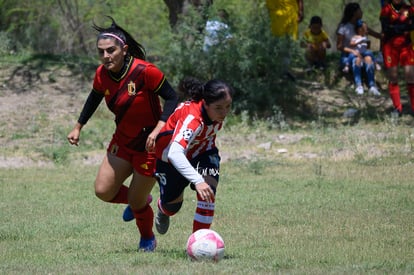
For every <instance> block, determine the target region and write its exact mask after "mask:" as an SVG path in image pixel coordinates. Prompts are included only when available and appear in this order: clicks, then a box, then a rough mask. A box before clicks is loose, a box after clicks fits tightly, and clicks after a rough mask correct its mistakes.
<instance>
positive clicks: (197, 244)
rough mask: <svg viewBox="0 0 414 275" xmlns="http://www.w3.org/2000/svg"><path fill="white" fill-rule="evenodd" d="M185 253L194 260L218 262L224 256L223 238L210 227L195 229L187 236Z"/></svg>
mask: <svg viewBox="0 0 414 275" xmlns="http://www.w3.org/2000/svg"><path fill="white" fill-rule="evenodd" d="M187 255H188V256H189V257H190V258H191V259H193V260H196V261H215V262H218V261H220V260H221V259H223V256H224V241H223V238H221V236H220V235H219V234H218V233H217V232H216V231H214V230H211V229H200V230H197V231H196V232H194V233H193V234H191V235H190V237H189V238H188V241H187Z"/></svg>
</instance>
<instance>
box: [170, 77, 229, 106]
mask: <svg viewBox="0 0 414 275" xmlns="http://www.w3.org/2000/svg"><path fill="white" fill-rule="evenodd" d="M178 88H179V90H180V91H181V92H183V93H185V94H188V95H189V96H190V98H191V99H192V100H194V101H197V102H198V101H200V100H202V99H204V101H205V102H206V104H207V105H208V104H211V103H213V102H216V101H217V100H220V99H223V98H225V97H226V96H227V95H229V96H230V97H233V93H234V91H233V89H232V88H231V87H230V86H229V85H227V84H226V83H225V82H223V81H221V80H219V79H213V80H209V81H208V82H207V83H205V84H204V83H203V82H201V81H200V80H198V79H196V78H194V77H186V78H184V79H183V80H182V81H181V82H180V84H179V86H178Z"/></svg>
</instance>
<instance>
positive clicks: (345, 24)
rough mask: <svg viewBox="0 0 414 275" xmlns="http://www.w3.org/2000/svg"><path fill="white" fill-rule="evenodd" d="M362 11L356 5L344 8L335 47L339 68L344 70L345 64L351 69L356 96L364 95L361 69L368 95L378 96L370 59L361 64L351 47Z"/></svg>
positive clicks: (361, 61) (359, 58)
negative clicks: (366, 83)
mask: <svg viewBox="0 0 414 275" xmlns="http://www.w3.org/2000/svg"><path fill="white" fill-rule="evenodd" d="M362 15H363V13H362V10H361V7H360V6H359V4H358V3H356V2H351V3H348V4H347V5H346V6H345V9H344V12H343V16H342V19H341V21H340V23H339V25H338V28H337V31H336V34H337V40H336V47H337V49H338V50H339V51H341V60H340V62H341V66H342V68H344V69H345V66H346V64H349V65H350V66H351V68H352V74H353V77H354V82H355V86H356V89H355V92H356V93H357V94H358V95H362V94H363V93H364V87H363V86H362V68H365V73H366V76H367V82H368V86H369V93H370V94H373V95H378V94H379V92H378V89H377V87H376V86H375V66H374V62H373V60H372V58H370V60H369V59H367V60H365V62H363V60H362V58H361V57H360V56H359V55H358V53H357V52H356V50H355V49H353V48H352V47H351V39H352V37H353V36H354V35H355V28H356V25H357V22H358V20H361V19H362ZM368 31H369V33H370V34H371V33H372V34H374V35H375V37H380V35H379V34H377V33H374V32H373V31H372V30H370V29H368Z"/></svg>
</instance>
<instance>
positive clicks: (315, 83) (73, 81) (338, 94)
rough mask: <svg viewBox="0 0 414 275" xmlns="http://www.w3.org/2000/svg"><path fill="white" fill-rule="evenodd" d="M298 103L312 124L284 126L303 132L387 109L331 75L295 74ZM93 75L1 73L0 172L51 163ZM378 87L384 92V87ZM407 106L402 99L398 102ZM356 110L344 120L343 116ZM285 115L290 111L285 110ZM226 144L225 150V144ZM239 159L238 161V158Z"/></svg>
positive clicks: (90, 160)
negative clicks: (52, 150)
mask: <svg viewBox="0 0 414 275" xmlns="http://www.w3.org/2000/svg"><path fill="white" fill-rule="evenodd" d="M295 74H296V75H297V79H296V87H297V90H298V91H297V94H298V101H299V102H301V106H297V110H295V111H300V112H303V113H306V112H307V114H309V117H312V119H310V120H311V121H305V122H304V121H298V120H295V113H294V111H292V112H290V113H289V112H288V113H287V115H286V116H285V119H286V121H287V122H288V124H290V125H295V127H308V126H309V124H310V123H315V121H316V123H321V124H326V123H329V124H352V123H357V122H358V120H359V119H360V118H361V117H362V118H364V119H365V120H369V119H374V120H376V119H378V117H379V116H384V115H386V113H387V110H389V109H390V108H391V101H390V100H389V97H388V95H387V92H386V91H382V96H380V97H372V96H369V95H364V96H359V97H358V96H356V95H355V94H354V92H353V90H352V87H350V86H349V82H348V81H347V80H346V79H344V78H341V77H340V76H337V75H335V74H330V75H329V74H326V73H314V74H311V75H309V74H305V73H304V72H302V71H296V72H295ZM92 79H93V71H92V74H89V75H86V74H85V73H84V71H80V70H79V68H77V69H76V68H75V69H73V68H72V69H70V68H68V67H67V66H62V64H58V65H55V66H47V69H44V68H42V67H34V66H33V65H30V64H26V65H21V64H12V65H11V66H2V68H1V69H0V81H1V83H2V84H1V86H0V119H1V123H0V143H1V144H2V148H1V150H0V168H8V167H14V168H20V167H26V166H47V165H52V164H53V161H52V160H50V159H47V158H46V159H45V158H42V157H41V156H40V154H39V150H38V149H39V148H41V147H42V146H43V145H44V144H51V143H53V141H54V139H56V138H57V137H56V131H59V129H62V128H65V127H69V126H71V125H73V123H74V119H76V118H77V115H78V113H79V112H80V109H81V107H82V105H83V103H84V100H85V99H86V96H87V94H88V92H89V90H90V88H91V83H92ZM380 85H382V86H384V85H383V83H382V84H381V83H380ZM402 99H403V101H405V102H406V101H407V98H406V96H404V95H403V96H402ZM349 110H355V112H354V113H353V114H352V115H351V116H349V117H347V116H346V112H347V111H349ZM288 111H289V110H288ZM302 138H303V136H301V135H300V136H298V135H297V134H289V133H287V134H283V135H281V136H278V137H269V138H268V139H265V140H264V141H263V142H262V143H258V142H257V139H256V138H255V137H253V138H249V137H246V136H245V137H243V138H242V139H243V140H239V142H242V143H243V146H244V147H245V148H252V149H251V150H243V152H244V153H243V154H244V155H243V156H242V157H243V158H246V159H249V158H251V156H252V155H254V154H256V153H257V152H258V150H259V151H260V150H266V147H267V146H277V148H276V149H275V150H276V152H277V153H278V154H284V153H285V151H284V145H285V144H290V143H295V142H299V141H300V140H301V139H302ZM220 143H221V145H224V146H225V147H227V145H228V144H229V146H231V145H232V144H234V137H225V136H224V137H223V138H222V140H220ZM227 143H228V144H227ZM269 144H270V145H269ZM222 152H223V160H224V161H226V160H231V159H235V158H236V157H235V156H234V155H232V153H231V152H229V153H224V152H225V151H222ZM238 157H240V156H237V158H238ZM296 157H303V158H313V157H316V156H315V154H314V153H312V152H301V153H297V154H296ZM101 158H102V154H97V153H90V155H87V154H86V153H85V154H83V157H82V161H83V163H84V164H85V165H95V164H97V163H100V161H101Z"/></svg>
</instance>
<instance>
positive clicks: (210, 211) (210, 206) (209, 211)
mask: <svg viewBox="0 0 414 275" xmlns="http://www.w3.org/2000/svg"><path fill="white" fill-rule="evenodd" d="M214 207H215V203H214V200H213V202H210V203H209V202H206V201H204V200H202V199H201V197H200V195H199V194H198V193H197V209H196V212H195V215H194V221H193V232H196V231H197V230H199V229H209V228H210V226H211V224H212V223H213V218H214Z"/></svg>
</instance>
